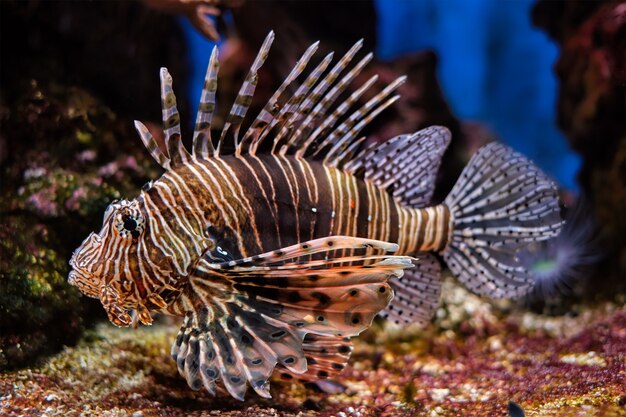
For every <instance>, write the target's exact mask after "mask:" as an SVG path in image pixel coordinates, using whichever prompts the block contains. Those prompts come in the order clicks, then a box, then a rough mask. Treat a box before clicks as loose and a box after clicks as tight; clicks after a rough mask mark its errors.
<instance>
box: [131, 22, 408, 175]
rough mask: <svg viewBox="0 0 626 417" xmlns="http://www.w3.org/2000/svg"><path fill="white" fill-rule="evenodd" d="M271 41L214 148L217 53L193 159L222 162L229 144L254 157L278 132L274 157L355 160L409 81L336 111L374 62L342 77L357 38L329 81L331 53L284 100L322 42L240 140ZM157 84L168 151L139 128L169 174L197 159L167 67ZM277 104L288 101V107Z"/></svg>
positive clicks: (351, 101) (271, 37)
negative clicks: (369, 129)
mask: <svg viewBox="0 0 626 417" xmlns="http://www.w3.org/2000/svg"><path fill="white" fill-rule="evenodd" d="M273 40H274V33H273V32H270V33H269V34H268V35H267V37H266V38H265V41H264V42H263V45H262V46H261V49H260V50H259V53H258V54H257V56H256V58H255V60H254V63H253V64H252V67H251V68H250V71H249V72H248V75H247V77H246V79H245V81H244V83H243V85H242V86H241V89H240V90H239V94H238V95H237V98H236V100H235V103H234V104H233V106H232V108H231V110H230V113H229V115H228V117H227V120H226V123H225V125H224V128H223V129H222V132H221V134H220V138H219V140H218V142H217V145H216V146H214V145H213V143H212V141H211V121H212V118H213V114H214V111H215V104H216V100H215V93H216V90H217V72H218V68H219V60H218V51H217V49H216V48H214V49H213V53H212V54H211V59H210V61H209V65H208V69H207V72H206V76H205V81H204V87H203V90H202V97H201V100H200V105H199V109H198V114H197V116H196V125H195V130H194V136H193V157H194V158H196V159H207V158H212V157H215V158H218V157H219V156H220V154H224V145H225V143H226V142H227V141H230V140H231V139H232V142H233V143H232V144H233V145H234V153H235V155H236V156H240V155H242V154H245V153H250V154H252V155H254V154H256V152H257V151H258V149H259V145H260V144H261V143H262V142H263V140H264V139H265V138H267V137H271V135H272V134H274V135H275V136H274V137H273V138H272V139H273V146H272V148H271V152H272V153H279V154H281V155H285V154H287V153H290V154H295V156H296V157H297V158H304V157H307V158H317V159H322V158H323V152H321V150H326V149H329V150H330V153H329V154H328V155H326V156H325V157H324V158H323V160H324V163H325V164H327V165H329V166H334V167H341V166H342V165H343V164H344V163H346V162H348V161H349V160H350V159H352V158H353V157H354V155H357V152H358V149H359V144H360V143H361V142H362V139H358V140H357V135H358V134H359V132H360V131H361V130H362V129H363V128H364V127H365V126H366V125H367V124H368V123H369V122H370V121H371V120H372V119H373V118H374V117H376V115H378V114H379V113H380V112H381V111H382V110H384V109H385V108H386V107H388V106H389V105H391V104H392V103H393V102H394V101H395V100H396V99H397V96H392V97H389V96H390V95H391V93H392V92H393V91H394V90H396V89H397V88H398V86H400V85H401V84H402V83H403V82H404V79H405V77H400V78H399V79H397V80H396V81H394V82H393V83H392V84H390V85H389V86H387V87H386V88H385V89H383V91H381V92H380V93H378V94H377V95H376V96H375V97H374V98H372V99H371V100H369V101H368V102H367V103H366V104H365V105H363V106H362V107H361V108H359V109H358V110H357V111H355V112H354V113H352V114H350V113H349V112H350V109H351V107H352V106H353V105H354V104H355V103H356V102H357V101H358V99H359V98H360V97H361V96H362V95H363V94H364V93H365V92H366V91H367V90H368V89H369V88H370V87H372V86H373V84H374V82H375V81H376V77H372V78H370V79H369V80H368V81H367V82H366V83H365V84H364V85H362V86H361V87H360V88H359V89H357V90H356V91H355V92H353V93H352V94H351V95H350V97H349V98H348V99H346V100H345V101H343V102H342V103H341V104H339V105H337V106H336V107H335V102H336V100H337V99H338V98H339V96H340V95H341V94H342V93H343V92H344V91H345V89H346V88H347V86H348V85H349V84H350V83H351V82H352V81H353V80H354V79H355V77H356V76H357V75H358V74H359V73H360V72H361V70H362V69H363V67H364V66H365V65H366V64H367V63H368V62H369V61H370V60H371V59H372V56H373V55H372V54H371V53H370V54H368V55H366V56H365V57H364V58H362V59H361V60H360V61H359V62H358V63H357V64H356V65H354V67H353V68H351V69H350V70H349V71H347V72H346V73H345V74H344V75H343V76H342V77H341V78H339V77H340V75H341V73H342V72H344V70H346V68H348V65H349V64H350V62H351V61H352V59H353V58H354V56H355V55H356V53H357V52H358V51H359V50H360V49H361V47H362V45H363V40H360V41H358V42H357V43H356V44H354V46H353V47H352V48H351V49H350V50H349V51H348V52H347V53H346V54H345V55H344V56H343V57H342V58H341V59H340V60H339V62H338V63H337V64H335V66H334V67H333V68H332V69H331V70H330V71H328V73H327V74H326V75H323V74H324V72H325V71H326V69H327V68H328V66H329V65H330V62H331V61H332V53H331V54H328V55H327V56H326V57H325V58H324V59H323V60H322V61H321V62H320V63H319V64H318V65H317V66H316V67H315V69H313V71H311V72H310V73H309V75H308V76H307V78H306V79H305V80H304V81H303V82H302V83H301V84H300V85H299V86H298V88H297V89H296V91H295V93H294V94H293V95H291V96H289V97H283V96H284V95H285V94H286V91H287V90H288V88H289V87H290V86H292V84H294V83H295V82H296V80H297V78H298V76H299V75H300V74H301V73H302V72H303V71H304V70H305V68H306V66H307V64H308V63H309V61H310V60H311V58H312V56H313V54H314V53H315V51H316V50H317V47H318V43H315V44H313V45H311V46H310V47H309V48H308V49H307V50H306V51H305V53H304V54H303V55H302V57H301V58H300V60H299V61H298V63H297V64H296V65H295V66H294V68H293V69H292V71H291V72H290V74H289V75H288V76H287V78H286V79H285V81H284V82H283V83H282V84H281V85H280V87H279V88H278V89H277V90H276V92H275V93H274V94H273V95H272V97H271V98H270V99H269V101H268V102H267V103H266V105H265V106H264V108H263V110H262V111H261V112H260V113H259V115H258V116H257V118H256V119H255V120H254V121H253V122H252V124H251V125H250V128H249V129H248V130H247V132H246V133H245V134H244V136H243V139H242V140H241V141H240V140H239V131H240V128H241V125H242V122H243V119H244V117H245V116H246V113H247V112H248V109H249V107H250V104H251V102H252V96H253V94H254V91H255V89H256V85H257V82H258V71H259V69H260V67H261V66H262V65H263V63H264V62H265V60H266V58H267V56H268V53H269V49H270V47H271V44H272V41H273ZM160 78H161V97H162V106H163V130H164V133H165V143H166V148H167V153H164V152H162V151H161V150H160V149H159V148H158V146H157V145H156V141H155V140H154V138H152V136H151V135H150V133H149V132H148V131H147V129H146V128H145V126H143V125H142V124H140V123H136V128H137V130H138V132H139V134H140V136H141V139H142V141H143V143H144V145H145V146H146V148H148V150H149V151H150V154H151V155H152V156H153V157H154V159H156V160H157V162H159V164H160V165H161V166H163V167H164V168H165V169H170V168H171V167H173V166H176V165H179V164H185V163H187V162H189V161H190V160H191V158H192V156H191V155H190V154H189V153H188V152H187V150H186V149H185V148H184V147H183V144H182V141H181V131H180V117H179V114H178V110H177V108H176V97H175V95H174V92H173V89H172V77H171V76H170V74H169V73H168V71H167V69H166V68H162V69H161V74H160ZM337 80H339V81H337ZM280 103H284V105H281V104H280ZM341 119H344V120H343V122H342V123H339V124H338V122H339V121H340V120H341Z"/></svg>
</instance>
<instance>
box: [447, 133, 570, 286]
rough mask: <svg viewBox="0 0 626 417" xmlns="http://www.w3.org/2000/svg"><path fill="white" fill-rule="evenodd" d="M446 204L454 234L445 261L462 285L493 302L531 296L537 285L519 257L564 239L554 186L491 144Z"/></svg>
mask: <svg viewBox="0 0 626 417" xmlns="http://www.w3.org/2000/svg"><path fill="white" fill-rule="evenodd" d="M444 203H445V204H446V205H447V206H448V207H449V209H450V212H451V215H452V222H453V231H452V233H451V236H450V240H449V242H448V244H447V246H446V248H445V249H444V250H443V251H442V255H443V258H444V260H445V261H446V263H447V264H448V266H449V267H450V269H451V270H452V272H453V273H454V275H455V276H456V277H457V278H458V279H459V281H461V282H462V283H463V284H464V285H466V286H467V287H468V288H469V289H470V290H472V291H473V292H475V293H477V294H480V295H485V296H489V297H492V298H504V297H520V296H522V295H524V294H526V293H528V292H529V291H530V290H531V289H532V287H533V281H534V280H533V276H532V274H531V273H530V272H529V271H528V270H527V269H526V268H525V267H524V266H523V264H522V263H521V262H520V260H519V259H518V253H519V251H520V250H522V249H523V248H525V247H526V245H528V244H530V243H532V242H537V241H542V240H545V239H549V238H552V237H554V236H556V235H558V233H559V231H560V229H561V224H562V221H561V216H560V208H559V200H558V195H557V189H556V186H555V185H554V183H553V182H552V181H551V180H550V179H549V178H548V177H547V176H546V175H545V174H544V173H543V172H541V171H540V170H539V168H538V167H537V166H535V165H534V164H533V163H532V162H530V161H529V160H528V159H526V158H525V157H524V156H522V155H521V154H519V153H517V152H515V151H514V150H512V149H510V148H508V147H506V146H504V145H502V144H499V143H490V144H488V145H486V146H484V147H482V148H481V149H480V150H478V152H476V154H475V155H474V156H473V157H472V159H471V160H470V162H469V164H468V165H467V166H466V167H465V169H464V170H463V173H462V174H461V178H460V179H459V180H458V182H457V183H456V185H455V186H454V188H453V189H452V191H451V192H450V194H449V195H448V197H447V198H446V200H445V202H444Z"/></svg>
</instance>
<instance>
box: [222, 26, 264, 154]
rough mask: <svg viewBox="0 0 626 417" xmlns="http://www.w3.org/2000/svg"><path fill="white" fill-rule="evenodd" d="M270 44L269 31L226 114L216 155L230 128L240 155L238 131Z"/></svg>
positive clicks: (250, 101)
mask: <svg viewBox="0 0 626 417" xmlns="http://www.w3.org/2000/svg"><path fill="white" fill-rule="evenodd" d="M272 42H274V32H273V31H270V33H269V34H268V35H267V36H266V37H265V40H264V41H263V45H261V49H259V53H258V54H257V56H256V58H255V59H254V62H253V63H252V67H250V71H249V72H248V75H247V76H246V79H245V81H244V82H243V85H242V86H241V89H240V90H239V94H238V95H237V98H236V99H235V103H234V104H233V106H232V108H231V109H230V113H229V114H228V118H227V119H226V123H225V125H224V128H223V129H222V133H221V135H220V139H219V141H218V143H217V148H216V154H217V155H219V154H220V151H221V149H222V146H223V144H224V141H225V139H226V135H227V134H228V132H229V131H230V129H231V128H232V129H233V132H232V135H233V141H234V146H235V149H236V153H237V154H240V152H241V148H240V147H239V129H240V128H241V123H242V122H243V119H244V117H245V116H246V113H247V112H248V108H250V104H251V103H252V96H253V95H254V90H256V85H257V83H258V81H259V76H258V71H259V69H261V66H262V65H263V63H264V62H265V60H266V59H267V55H268V54H269V51H270V47H271V46H272Z"/></svg>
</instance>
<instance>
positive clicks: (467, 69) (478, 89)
mask: <svg viewBox="0 0 626 417" xmlns="http://www.w3.org/2000/svg"><path fill="white" fill-rule="evenodd" d="M375 3H376V9H377V13H378V28H377V31H378V46H377V50H376V54H377V56H378V58H379V59H381V60H392V59H393V58H395V57H398V56H401V55H403V54H406V53H410V52H415V51H420V50H424V49H432V50H434V51H435V52H436V53H437V55H438V57H439V66H438V74H437V75H438V77H439V80H440V82H441V86H442V89H443V92H444V95H445V97H446V100H447V101H448V103H449V104H450V106H451V107H452V110H453V112H454V114H455V115H456V116H457V117H459V118H460V119H462V120H472V121H478V122H481V123H482V124H485V125H486V126H488V127H489V128H490V129H491V130H493V131H494V132H496V133H497V134H498V136H499V137H500V138H501V139H502V141H503V142H505V143H507V144H508V145H510V146H512V147H513V148H515V149H517V150H519V151H521V152H522V153H524V154H525V155H527V156H528V157H530V158H531V159H532V160H534V161H535V162H536V163H537V164H538V165H539V166H541V168H542V169H543V170H544V171H546V172H547V173H548V174H549V175H551V176H552V177H553V178H554V179H555V180H556V181H558V182H559V183H560V185H561V186H562V187H564V188H566V189H568V190H570V191H575V190H577V189H578V187H577V184H576V180H575V175H576V173H577V171H578V169H579V167H580V158H579V156H578V155H576V154H575V153H574V152H573V151H571V150H570V149H569V146H568V144H567V141H566V139H565V138H564V137H563V135H562V133H561V132H560V131H559V130H558V128H557V126H556V94H557V80H556V77H555V75H554V71H553V65H554V63H555V61H556V59H557V56H558V49H557V46H556V44H554V43H553V42H552V41H551V40H550V39H549V38H548V37H547V36H546V35H545V33H544V32H542V31H541V30H539V29H537V28H535V27H533V26H532V24H531V17H530V10H531V8H532V5H533V3H534V1H533V0H514V1H513V0H511V1H497V0H464V1H461V0H377V1H375ZM181 24H182V25H183V27H184V29H185V33H186V36H187V38H188V40H189V50H190V59H191V60H192V79H191V83H190V85H191V88H192V91H190V94H189V96H190V99H191V104H192V108H193V109H194V112H195V109H196V108H197V103H198V101H199V100H200V93H201V86H202V84H203V78H204V72H205V69H206V64H207V62H208V59H209V56H210V52H211V49H212V47H213V43H212V42H209V41H207V40H206V39H204V38H203V37H202V36H201V35H199V34H198V33H197V32H196V31H195V30H194V29H193V27H191V25H190V24H189V23H188V22H187V21H186V20H182V19H181Z"/></svg>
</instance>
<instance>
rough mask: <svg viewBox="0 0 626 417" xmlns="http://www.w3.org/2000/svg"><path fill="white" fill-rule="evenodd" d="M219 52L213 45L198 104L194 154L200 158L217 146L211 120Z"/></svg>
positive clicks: (211, 153) (211, 154) (204, 157)
mask: <svg viewBox="0 0 626 417" xmlns="http://www.w3.org/2000/svg"><path fill="white" fill-rule="evenodd" d="M217 53H218V51H217V46H215V47H213V52H212V53H211V59H210V60H209V66H208V67H207V71H206V76H205V77H204V86H203V87H202V96H201V97H200V105H199V106H198V114H197V116H196V127H195V130H194V132H193V155H194V156H195V157H196V158H198V159H207V158H209V157H211V156H213V154H214V153H215V148H214V147H213V142H212V141H211V121H212V120H213V112H214V111H215V92H216V91H217V72H218V70H219V66H220V63H219V59H218V58H217Z"/></svg>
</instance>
